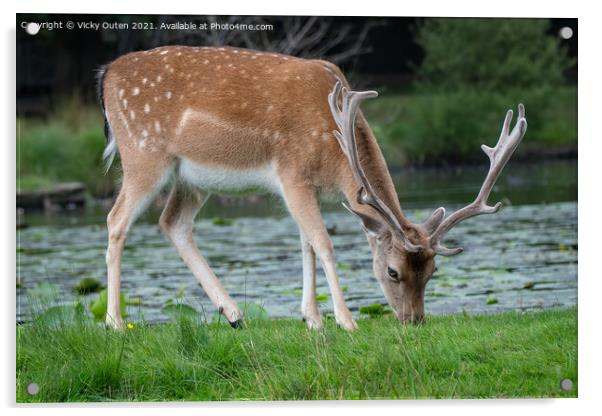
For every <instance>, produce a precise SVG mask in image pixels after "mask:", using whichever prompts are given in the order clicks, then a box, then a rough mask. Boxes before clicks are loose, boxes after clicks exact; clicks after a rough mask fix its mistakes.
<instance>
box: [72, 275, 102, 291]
mask: <svg viewBox="0 0 602 416" xmlns="http://www.w3.org/2000/svg"><path fill="white" fill-rule="evenodd" d="M73 289H74V290H75V291H76V292H77V293H79V294H80V295H88V294H90V293H96V292H99V291H100V290H101V289H102V283H101V282H100V280H98V279H96V278H94V277H84V278H83V279H82V280H80V281H79V283H78V284H77V285H75V287H74V288H73Z"/></svg>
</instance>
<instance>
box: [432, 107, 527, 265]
mask: <svg viewBox="0 0 602 416" xmlns="http://www.w3.org/2000/svg"><path fill="white" fill-rule="evenodd" d="M512 114H513V113H512V110H508V112H507V113H506V117H505V119H504V124H503V125H502V132H501V133H500V138H499V139H498V142H497V144H496V145H495V147H489V146H486V145H482V146H481V148H482V149H483V152H485V154H486V155H487V156H488V157H489V172H488V173H487V176H486V177H485V180H484V181H483V185H482V186H481V189H480V190H479V194H478V195H477V197H476V199H475V200H474V201H473V202H472V203H471V204H469V205H467V206H465V207H464V208H462V209H459V210H458V211H456V212H454V213H453V214H451V215H450V216H448V217H447V218H445V219H443V221H441V223H440V224H439V226H438V227H437V228H436V229H435V231H433V233H432V234H431V236H430V241H431V247H432V248H433V250H435V252H436V253H437V254H440V255H442V256H454V255H456V254H459V253H461V252H462V249H461V248H455V249H448V248H446V247H443V246H442V245H441V239H442V238H443V237H444V236H445V234H447V232H448V231H449V230H451V229H452V228H453V227H454V226H455V225H456V224H458V223H459V222H461V221H463V220H465V219H467V218H470V217H474V216H476V215H481V214H493V213H496V212H497V211H498V210H499V209H500V207H501V205H502V203H501V202H498V203H497V204H495V205H494V206H490V205H488V204H487V199H488V198H489V194H490V193H491V191H492V189H493V186H494V185H495V182H496V180H497V178H498V177H499V176H500V174H501V172H502V170H503V169H504V166H506V163H508V160H510V157H511V156H512V154H513V153H514V151H515V150H516V148H517V147H518V145H519V144H520V142H521V140H522V138H523V136H524V135H525V132H526V131H527V119H526V118H525V107H524V106H523V105H522V104H519V105H518V120H517V122H516V125H515V126H514V128H513V129H512V131H510V124H511V122H512Z"/></svg>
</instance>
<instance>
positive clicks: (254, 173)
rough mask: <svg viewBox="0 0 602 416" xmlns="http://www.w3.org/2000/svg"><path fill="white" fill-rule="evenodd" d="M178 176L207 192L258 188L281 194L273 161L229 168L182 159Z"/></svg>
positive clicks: (240, 190)
mask: <svg viewBox="0 0 602 416" xmlns="http://www.w3.org/2000/svg"><path fill="white" fill-rule="evenodd" d="M178 176H179V178H180V180H182V181H184V182H185V183H187V184H188V185H191V186H194V187H197V188H199V189H202V190H205V191H208V192H214V193H220V192H225V193H228V192H246V191H250V190H257V189H259V190H265V191H269V192H272V193H276V194H281V184H280V179H279V178H278V174H277V171H276V165H275V163H269V164H266V165H264V166H261V167H256V168H251V169H231V168H221V167H215V166H206V165H201V164H198V163H194V162H192V161H190V160H187V159H182V160H181V161H180V167H179V170H178Z"/></svg>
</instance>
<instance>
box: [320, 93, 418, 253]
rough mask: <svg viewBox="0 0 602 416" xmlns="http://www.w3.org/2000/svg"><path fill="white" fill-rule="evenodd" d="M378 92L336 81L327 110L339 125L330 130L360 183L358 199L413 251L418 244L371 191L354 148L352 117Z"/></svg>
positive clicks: (353, 123)
mask: <svg viewBox="0 0 602 416" xmlns="http://www.w3.org/2000/svg"><path fill="white" fill-rule="evenodd" d="M339 96H340V97H341V107H339V105H338V104H337V101H338V99H339ZM377 96H378V93H377V92H376V91H361V92H358V91H348V90H347V88H345V87H342V85H341V83H340V82H337V83H336V85H335V86H334V88H333V90H332V92H331V93H330V94H328V104H329V105H330V112H331V113H332V117H333V118H334V121H335V123H336V125H337V127H338V130H335V131H334V132H333V133H334V135H335V137H336V138H337V140H338V142H339V145H340V146H341V149H342V150H343V153H344V154H345V156H346V157H347V159H348V160H349V164H350V166H351V171H352V172H353V176H354V178H355V180H356V182H357V183H358V184H359V186H360V188H359V190H358V192H357V202H358V203H360V204H362V205H369V206H371V207H372V208H374V209H375V210H376V211H377V212H378V213H379V214H380V215H381V216H382V218H383V220H384V221H385V222H386V223H387V225H388V226H389V228H390V229H391V231H392V232H393V233H395V234H396V236H397V238H398V240H399V241H400V242H401V243H402V244H403V245H404V247H405V248H406V250H407V251H411V252H416V251H418V250H419V249H420V247H419V246H416V245H414V244H412V243H411V242H410V241H409V240H408V238H407V237H406V235H405V233H404V231H403V229H402V228H401V225H400V224H399V221H397V218H395V215H394V214H393V212H392V211H391V209H390V208H389V207H388V206H387V205H386V204H385V203H384V202H383V201H382V200H381V199H380V198H379V197H378V195H377V194H376V192H374V189H373V188H372V186H371V185H370V182H368V178H367V177H366V174H365V172H364V169H363V168H362V165H361V163H360V159H359V155H358V152H357V142H356V140H355V117H356V115H357V110H358V108H359V105H360V102H361V101H362V100H365V99H366V98H374V97H377Z"/></svg>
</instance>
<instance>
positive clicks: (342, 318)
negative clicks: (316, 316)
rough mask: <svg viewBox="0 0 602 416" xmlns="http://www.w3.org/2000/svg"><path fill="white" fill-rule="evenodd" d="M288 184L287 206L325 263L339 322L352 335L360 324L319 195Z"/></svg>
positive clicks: (335, 313) (285, 188)
mask: <svg viewBox="0 0 602 416" xmlns="http://www.w3.org/2000/svg"><path fill="white" fill-rule="evenodd" d="M284 182H285V183H283V185H284V186H283V187H282V188H283V193H284V200H285V202H286V205H287V207H288V209H289V211H290V212H291V215H292V216H293V218H294V219H295V221H297V224H298V225H299V228H300V229H301V231H302V232H303V233H304V234H305V236H306V237H307V241H308V242H309V243H310V244H311V246H312V247H313V250H314V251H315V253H316V254H317V255H318V258H319V259H320V261H321V263H322V267H323V269H324V273H325V274H326V279H327V280H328V287H329V288H330V294H331V296H332V303H333V306H334V316H335V319H336V322H337V324H339V325H340V326H341V327H343V328H345V329H347V330H349V331H352V330H354V329H356V328H357V324H356V323H355V321H354V320H353V317H352V316H351V312H350V311H349V308H348V307H347V304H346V303H345V298H344V297H343V291H342V290H341V285H340V283H339V278H338V276H337V270H336V263H335V260H334V249H333V247H332V242H331V241H330V236H329V235H328V232H327V231H326V227H325V226H324V222H323V221H322V214H321V213H320V207H319V204H318V200H317V196H316V193H315V191H314V190H313V188H312V187H310V186H307V185H305V184H303V185H300V184H299V183H297V182H296V181H293V182H292V183H289V184H288V185H287V184H286V181H284ZM308 291H309V289H308ZM314 293H315V291H314ZM308 302H309V301H308Z"/></svg>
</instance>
